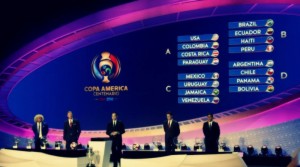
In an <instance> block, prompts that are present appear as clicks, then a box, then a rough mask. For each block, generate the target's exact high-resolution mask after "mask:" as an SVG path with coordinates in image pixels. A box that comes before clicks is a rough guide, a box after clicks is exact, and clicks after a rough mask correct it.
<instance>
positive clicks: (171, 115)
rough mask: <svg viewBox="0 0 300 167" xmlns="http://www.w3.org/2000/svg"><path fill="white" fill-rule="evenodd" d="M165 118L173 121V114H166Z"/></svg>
mask: <svg viewBox="0 0 300 167" xmlns="http://www.w3.org/2000/svg"><path fill="white" fill-rule="evenodd" d="M166 116H167V120H168V121H170V120H172V119H173V114H172V113H171V112H167V114H166Z"/></svg>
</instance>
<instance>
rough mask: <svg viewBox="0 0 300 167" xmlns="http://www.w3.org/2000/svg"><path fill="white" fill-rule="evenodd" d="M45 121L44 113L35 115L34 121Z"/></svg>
mask: <svg viewBox="0 0 300 167" xmlns="http://www.w3.org/2000/svg"><path fill="white" fill-rule="evenodd" d="M43 121H44V116H43V115H42V114H37V115H35V117H34V122H43Z"/></svg>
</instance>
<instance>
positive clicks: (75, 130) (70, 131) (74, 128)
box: [64, 111, 81, 150]
mask: <svg viewBox="0 0 300 167" xmlns="http://www.w3.org/2000/svg"><path fill="white" fill-rule="evenodd" d="M67 117H68V119H67V120H66V121H65V123H64V140H65V141H66V149H67V150H70V149H71V146H70V145H71V143H73V142H75V143H76V144H77V143H78V138H79V136H80V133H81V128H80V123H79V121H78V120H76V119H74V118H73V113H72V111H68V114H67Z"/></svg>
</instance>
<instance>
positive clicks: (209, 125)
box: [203, 114, 220, 153]
mask: <svg viewBox="0 0 300 167" xmlns="http://www.w3.org/2000/svg"><path fill="white" fill-rule="evenodd" d="M207 119H208V120H207V122H205V123H204V124H203V133H204V136H205V139H204V143H205V150H206V152H207V153H217V152H218V145H219V137H220V127H219V124H218V123H217V122H215V121H213V115H212V114H208V115H207Z"/></svg>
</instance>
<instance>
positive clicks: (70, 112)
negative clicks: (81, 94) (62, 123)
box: [67, 111, 73, 119]
mask: <svg viewBox="0 0 300 167" xmlns="http://www.w3.org/2000/svg"><path fill="white" fill-rule="evenodd" d="M67 117H68V119H73V113H72V111H68V114H67Z"/></svg>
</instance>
